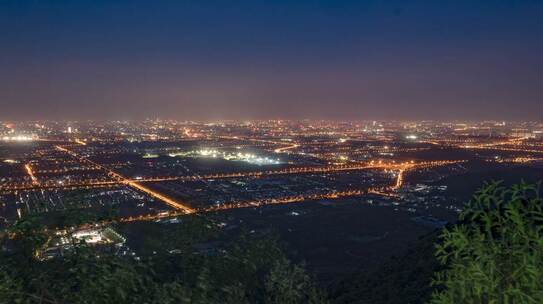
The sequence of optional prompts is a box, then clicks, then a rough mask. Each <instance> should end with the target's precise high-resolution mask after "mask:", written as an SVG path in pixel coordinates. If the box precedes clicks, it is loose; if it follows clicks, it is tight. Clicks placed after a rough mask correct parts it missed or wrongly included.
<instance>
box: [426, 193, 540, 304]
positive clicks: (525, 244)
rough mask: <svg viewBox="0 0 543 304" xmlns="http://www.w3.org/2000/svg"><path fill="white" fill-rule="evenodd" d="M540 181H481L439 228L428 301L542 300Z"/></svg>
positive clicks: (534, 301) (533, 301) (512, 301)
mask: <svg viewBox="0 0 543 304" xmlns="http://www.w3.org/2000/svg"><path fill="white" fill-rule="evenodd" d="M539 190H540V189H539V187H538V186H535V185H527V184H525V183H521V184H518V185H514V186H513V187H511V188H509V189H507V188H505V187H502V186H501V184H500V183H497V182H494V183H490V184H487V185H485V186H484V187H483V188H482V189H481V190H480V191H478V192H477V193H476V195H475V196H474V198H473V199H472V200H471V201H470V202H469V203H468V204H467V206H466V208H465V210H464V211H463V212H462V213H461V215H460V222H459V223H458V224H456V225H454V226H452V227H450V228H447V229H445V230H444V231H443V233H442V235H441V242H440V244H439V245H438V246H437V251H436V255H437V258H438V260H439V261H440V263H441V264H442V265H444V266H445V269H444V270H443V271H440V272H438V273H437V274H436V276H435V281H434V284H435V286H437V287H438V290H437V291H436V292H435V293H434V294H433V297H432V303H436V304H448V303H500V304H501V303H503V304H506V303H543V235H542V233H543V200H542V199H541V197H540V191H539Z"/></svg>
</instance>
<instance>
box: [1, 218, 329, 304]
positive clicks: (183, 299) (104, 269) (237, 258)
mask: <svg viewBox="0 0 543 304" xmlns="http://www.w3.org/2000/svg"><path fill="white" fill-rule="evenodd" d="M149 225H151V226H153V225H154V227H157V226H159V225H163V224H158V223H149ZM167 227H172V229H171V230H169V231H171V232H172V233H171V234H169V235H168V236H167V237H165V238H164V239H161V240H162V241H164V243H163V244H164V246H165V248H166V249H165V250H163V251H159V252H152V253H148V254H147V255H142V256H141V259H140V260H138V259H134V258H132V257H124V256H117V255H115V254H112V253H108V251H97V250H96V249H95V248H92V247H89V246H87V245H86V244H85V243H74V244H73V245H74V246H73V248H72V249H71V250H69V251H66V252H65V254H64V256H63V257H59V258H53V259H50V260H45V261H41V260H39V259H37V258H36V252H37V251H38V250H39V249H41V248H43V247H44V245H45V244H47V242H48V237H49V235H48V234H47V233H46V232H45V230H44V226H43V225H42V224H40V223H39V221H35V220H33V219H32V218H29V219H24V220H22V221H20V222H18V223H17V224H16V225H15V226H13V227H12V229H11V230H10V233H9V236H10V238H8V237H7V236H8V234H6V236H5V239H4V240H3V242H2V245H3V250H2V251H1V253H0V303H28V304H33V303H59V304H60V303H62V304H64V303H66V304H68V303H70V304H75V303H93V304H94V303H97V304H102V303H104V304H105V303H115V304H122V303H160V304H169V303H171V304H174V303H175V304H184V303H187V304H188V303H194V304H208V303H221V304H222V303H227V304H228V303H231V304H233V303H236V304H241V303H293V304H295V303H324V302H325V300H324V297H323V296H322V294H321V293H320V292H319V291H318V289H317V288H316V287H315V285H314V284H313V282H312V280H311V278H310V277H309V276H308V275H307V273H306V272H305V270H304V268H303V267H301V266H299V265H296V264H292V263H291V262H290V261H289V260H288V259H287V257H286V255H285V254H284V253H283V250H281V248H280V246H279V245H278V243H277V241H276V240H275V239H274V238H270V237H268V236H262V235H254V236H253V235H249V234H242V235H241V236H240V237H238V238H237V239H233V240H231V241H229V242H225V243H223V244H222V246H221V248H220V250H219V249H218V250H216V251H212V252H207V251H205V252H201V250H198V248H199V247H197V246H195V244H198V243H201V242H209V241H212V242H213V241H215V240H216V239H217V238H219V236H218V235H217V234H218V233H219V232H218V231H217V229H216V227H217V226H216V225H215V224H214V223H213V222H212V221H211V220H208V219H206V218H204V217H195V218H186V219H185V220H184V221H183V223H182V224H179V226H167ZM158 248H160V247H159V246H157V247H155V249H157V250H158ZM173 248H176V249H180V250H179V251H176V252H175V253H170V251H171V249H173ZM195 248H196V249H195Z"/></svg>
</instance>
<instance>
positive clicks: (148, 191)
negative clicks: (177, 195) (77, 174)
mask: <svg viewBox="0 0 543 304" xmlns="http://www.w3.org/2000/svg"><path fill="white" fill-rule="evenodd" d="M55 147H56V148H57V149H58V150H60V151H63V152H66V153H68V154H70V155H71V156H73V157H75V158H77V159H78V160H80V161H81V162H86V163H90V164H92V165H94V166H97V167H99V168H102V169H103V170H104V171H106V172H107V173H108V175H110V176H111V177H113V178H115V179H117V180H118V181H119V182H120V183H122V184H125V185H128V186H130V187H132V188H134V189H137V190H139V191H141V192H144V193H146V194H148V195H150V196H151V197H153V198H156V199H158V200H160V201H162V202H164V203H165V204H166V205H168V206H170V207H173V208H175V209H177V210H180V211H183V212H184V213H185V214H187V213H194V212H195V210H194V209H192V208H190V207H188V206H187V205H185V204H183V203H181V202H178V201H176V200H174V199H172V198H169V197H167V196H165V195H163V194H160V193H158V192H156V191H153V190H151V189H149V188H147V187H145V186H143V185H141V184H140V183H138V182H136V181H133V180H130V179H127V178H125V177H124V176H122V175H121V174H119V173H117V172H115V171H113V170H110V169H108V168H106V167H104V166H102V165H100V164H98V163H96V162H93V161H91V160H89V159H87V158H85V157H81V156H79V155H78V154H77V153H75V152H73V151H71V150H68V149H66V148H64V147H61V146H55Z"/></svg>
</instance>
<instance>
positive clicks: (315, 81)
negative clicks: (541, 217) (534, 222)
mask: <svg viewBox="0 0 543 304" xmlns="http://www.w3.org/2000/svg"><path fill="white" fill-rule="evenodd" d="M0 29H1V31H0V33H1V35H0V119H5V120H17V119H85V118H88V119H125V118H135V119H139V118H156V117H160V118H173V119H180V120H185V119H194V120H211V119H260V118H326V119H338V120H339V119H443V120H453V119H457V120H474V119H500V120H501V119H507V120H528V119H531V120H542V119H543V1H521V0H516V1H508V0H499V1H497V0H496V1H476V0H470V1H461V0H455V1H407V0H402V1H363V0H360V1H341V0H333V1H303V0H296V1H293V0H289V1H258V0H251V1H233V0H231V1H226V0H225V1H205V0H195V1H182V0H177V1H159V0H154V1H114V0H110V1H98V0H89V1H60V0H57V1H45V0H36V1H24V0H13V1H7V0H0Z"/></svg>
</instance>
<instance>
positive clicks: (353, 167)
mask: <svg viewBox="0 0 543 304" xmlns="http://www.w3.org/2000/svg"><path fill="white" fill-rule="evenodd" d="M60 148H61V149H62V151H64V152H67V151H68V150H66V149H65V148H62V147H60ZM70 155H72V156H73V157H76V158H78V159H80V161H84V162H87V163H90V164H91V165H92V166H94V167H96V168H98V169H100V170H105V171H106V172H108V174H109V175H110V176H111V177H113V178H115V181H94V182H76V183H69V184H43V183H42V184H41V185H20V186H12V187H4V188H2V189H1V191H3V192H9V191H22V190H25V191H30V190H42V189H73V188H77V187H81V188H85V187H97V186H114V185H123V184H127V183H129V182H132V183H135V184H137V185H138V187H143V186H141V184H140V183H142V182H164V181H197V180H210V179H228V178H242V177H254V178H261V177H266V176H274V175H291V174H315V173H322V174H326V173H334V172H342V171H358V170H371V169H383V170H393V171H398V173H399V179H398V181H399V182H398V183H397V184H396V187H397V188H399V187H401V184H402V183H403V173H404V172H405V171H406V170H411V169H415V168H423V167H429V166H430V167H432V166H443V165H448V164H454V163H458V162H463V161H435V162H421V163H414V162H404V163H394V162H392V163H389V162H369V163H358V164H349V165H335V166H313V167H293V168H286V169H281V170H270V171H254V172H238V173H223V174H206V175H192V176H168V177H151V178H143V179H138V180H131V179H127V178H125V177H123V176H121V175H120V174H118V173H115V172H113V171H111V170H108V169H107V168H105V167H103V166H101V165H99V164H97V163H95V162H91V161H90V160H88V159H86V158H82V159H81V158H79V157H78V156H77V155H76V154H75V155H74V153H71V154H70ZM133 187H135V186H133ZM142 191H143V190H142Z"/></svg>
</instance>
